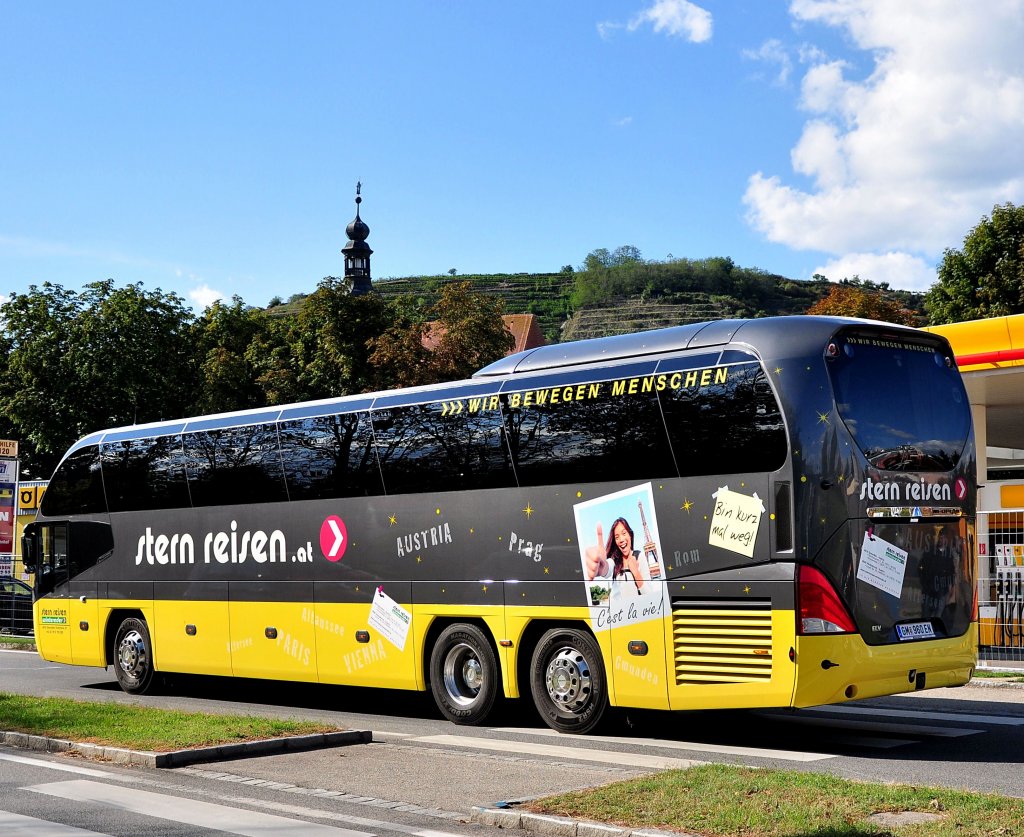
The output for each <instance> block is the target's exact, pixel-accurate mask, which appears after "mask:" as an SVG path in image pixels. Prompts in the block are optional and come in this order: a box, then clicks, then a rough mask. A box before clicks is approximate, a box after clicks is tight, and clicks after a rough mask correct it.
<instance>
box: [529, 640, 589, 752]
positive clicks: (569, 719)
mask: <svg viewBox="0 0 1024 837" xmlns="http://www.w3.org/2000/svg"><path fill="white" fill-rule="evenodd" d="M607 682H608V681H607V680H606V679H605V674H604V663H603V661H602V659H601V649H600V648H599V647H598V645H597V642H596V641H595V640H594V637H593V636H591V635H590V634H589V633H588V632H587V631H583V630H579V629H577V628H554V629H552V630H549V631H547V632H546V633H545V634H544V635H543V636H542V637H541V638H540V642H538V643H537V647H536V648H535V649H534V651H533V658H532V659H531V661H530V691H531V692H533V702H534V704H535V705H536V707H537V711H538V712H539V713H540V716H541V718H543V719H544V723H546V724H547V725H548V726H549V727H551V728H552V729H554V730H558V732H572V733H578V734H583V733H587V732H590V731H591V730H593V729H594V727H596V726H597V725H598V724H599V723H600V722H601V718H602V716H603V715H604V712H605V709H607V708H608V685H607Z"/></svg>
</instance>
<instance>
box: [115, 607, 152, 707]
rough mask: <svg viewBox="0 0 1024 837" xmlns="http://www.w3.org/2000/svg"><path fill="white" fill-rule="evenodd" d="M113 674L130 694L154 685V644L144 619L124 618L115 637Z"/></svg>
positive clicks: (136, 693) (142, 692)
mask: <svg viewBox="0 0 1024 837" xmlns="http://www.w3.org/2000/svg"><path fill="white" fill-rule="evenodd" d="M114 674H116V675H117V682H118V683H120V684H121V688H122V689H124V690H125V691H126V692H128V694H130V695H141V694H145V692H146V691H147V690H148V689H149V688H150V686H152V685H153V678H154V676H155V674H156V672H155V671H154V669H153V643H152V642H151V641H150V638H149V628H148V627H147V626H146V622H145V620H143V619H135V618H130V619H125V620H124V621H123V622H122V623H121V625H120V626H119V627H118V629H117V636H116V637H115V639H114Z"/></svg>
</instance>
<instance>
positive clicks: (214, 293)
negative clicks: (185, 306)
mask: <svg viewBox="0 0 1024 837" xmlns="http://www.w3.org/2000/svg"><path fill="white" fill-rule="evenodd" d="M188 298H189V299H191V300H192V303H193V307H195V308H196V309H198V310H199V311H205V310H206V309H207V308H209V307H210V306H211V305H213V303H215V302H216V301H217V300H218V299H224V294H223V293H222V292H221V291H218V290H214V289H213V288H211V287H210V286H209V285H207V284H206V283H205V282H204V283H203V284H202V285H200V286H199V287H198V288H193V289H192V290H191V291H189V292H188Z"/></svg>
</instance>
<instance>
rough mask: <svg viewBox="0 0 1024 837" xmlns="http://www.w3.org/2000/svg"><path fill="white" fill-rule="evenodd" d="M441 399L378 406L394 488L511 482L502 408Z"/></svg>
mask: <svg viewBox="0 0 1024 837" xmlns="http://www.w3.org/2000/svg"><path fill="white" fill-rule="evenodd" d="M450 403H455V402H444V401H442V402H436V403H433V404H417V405H415V406H410V407H390V408H386V409H383V410H374V411H373V412H372V413H371V415H372V417H373V435H374V439H375V444H376V448H377V455H378V457H379V459H380V468H381V472H382V474H383V476H384V486H385V488H386V489H387V493H388V494H406V493H433V492H438V491H461V490H466V489H474V488H511V487H513V486H515V477H514V475H513V473H512V466H511V462H510V461H509V456H508V449H507V447H506V446H505V443H504V440H503V438H502V422H501V411H500V410H499V409H497V407H496V406H495V408H494V409H484V410H479V409H478V411H477V412H471V411H470V408H469V407H466V406H464V408H463V409H461V410H458V411H456V412H453V411H451V410H450V409H449V404H450Z"/></svg>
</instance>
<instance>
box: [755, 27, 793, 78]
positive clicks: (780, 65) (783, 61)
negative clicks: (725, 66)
mask: <svg viewBox="0 0 1024 837" xmlns="http://www.w3.org/2000/svg"><path fill="white" fill-rule="evenodd" d="M743 57H744V58H747V59H749V60H751V61H761V62H763V63H765V64H768V65H770V66H774V67H775V68H776V69H775V78H774V79H773V80H772V83H773V84H776V85H778V86H779V87H784V86H785V85H786V83H787V82H788V81H789V76H790V73H792V72H793V59H792V58H790V57H789V52H788V51H787V50H786V47H785V46H783V43H782V41H780V40H779V39H778V38H771V39H770V40H767V41H765V42H764V43H763V44H761V46H759V47H758V48H757V49H745V50H743Z"/></svg>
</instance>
